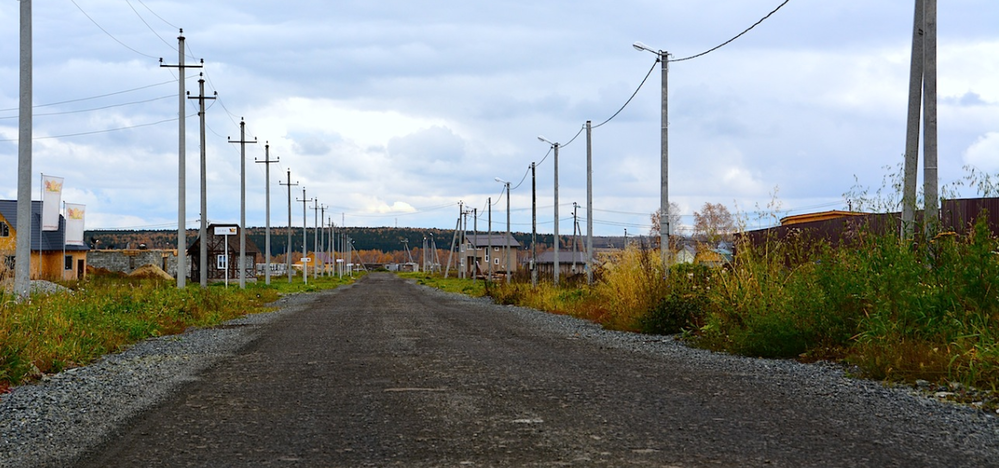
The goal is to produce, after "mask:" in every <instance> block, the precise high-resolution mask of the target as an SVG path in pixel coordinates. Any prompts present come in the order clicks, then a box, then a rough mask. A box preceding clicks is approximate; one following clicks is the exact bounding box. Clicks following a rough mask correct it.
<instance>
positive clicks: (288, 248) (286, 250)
mask: <svg viewBox="0 0 999 468" xmlns="http://www.w3.org/2000/svg"><path fill="white" fill-rule="evenodd" d="M278 184H280V185H287V186H288V244H286V245H285V247H284V255H285V257H287V258H286V259H285V260H286V261H287V263H288V264H287V265H286V266H287V271H288V284H291V188H292V187H297V186H298V182H295V183H294V184H293V183H291V169H288V183H284V182H280V181H279V182H278Z"/></svg>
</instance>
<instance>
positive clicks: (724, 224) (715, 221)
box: [694, 202, 735, 244]
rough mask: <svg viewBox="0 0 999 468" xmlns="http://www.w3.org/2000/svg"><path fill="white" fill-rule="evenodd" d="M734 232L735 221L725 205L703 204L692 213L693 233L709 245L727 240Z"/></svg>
mask: <svg viewBox="0 0 999 468" xmlns="http://www.w3.org/2000/svg"><path fill="white" fill-rule="evenodd" d="M734 232H735V221H734V219H733V218H732V213H730V212H729V211H728V208H726V207H725V205H722V204H721V203H708V202H705V203H704V206H703V207H702V208H701V211H699V212H697V211H695V212H694V233H695V235H697V236H699V237H701V238H702V239H704V240H705V241H707V242H708V243H709V244H715V243H717V242H719V241H722V240H729V239H730V238H731V237H732V234H733V233H734Z"/></svg>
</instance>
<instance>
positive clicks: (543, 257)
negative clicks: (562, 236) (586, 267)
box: [538, 250, 596, 266]
mask: <svg viewBox="0 0 999 468" xmlns="http://www.w3.org/2000/svg"><path fill="white" fill-rule="evenodd" d="M575 258H576V263H586V252H578V251H577V252H576V254H575ZM572 259H573V253H572V251H571V250H559V252H558V263H559V266H561V265H564V264H566V263H569V264H571V263H572ZM594 262H596V260H594ZM547 263H551V264H554V263H555V252H554V251H548V252H541V253H539V254H538V264H539V265H540V264H547Z"/></svg>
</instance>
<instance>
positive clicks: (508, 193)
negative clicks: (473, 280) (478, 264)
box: [506, 182, 512, 284]
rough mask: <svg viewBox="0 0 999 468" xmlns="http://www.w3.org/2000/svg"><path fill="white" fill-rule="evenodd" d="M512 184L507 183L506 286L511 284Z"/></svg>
mask: <svg viewBox="0 0 999 468" xmlns="http://www.w3.org/2000/svg"><path fill="white" fill-rule="evenodd" d="M511 239H512V237H510V182H507V183H506V284H510V276H512V275H510V263H511V262H510V240H511Z"/></svg>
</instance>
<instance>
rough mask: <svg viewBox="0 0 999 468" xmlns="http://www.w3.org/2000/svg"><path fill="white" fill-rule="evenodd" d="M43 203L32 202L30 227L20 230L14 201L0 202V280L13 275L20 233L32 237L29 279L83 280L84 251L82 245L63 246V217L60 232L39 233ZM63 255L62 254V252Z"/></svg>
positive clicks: (64, 229)
mask: <svg viewBox="0 0 999 468" xmlns="http://www.w3.org/2000/svg"><path fill="white" fill-rule="evenodd" d="M41 220H42V202H41V201H32V202H31V223H30V224H31V228H30V229H28V230H26V231H25V230H23V229H22V230H19V229H18V226H21V225H22V224H24V223H19V221H20V220H18V219H17V200H0V279H2V278H4V277H6V276H13V271H14V266H15V265H14V263H15V259H16V255H15V250H16V248H17V236H18V233H19V232H27V233H30V236H31V268H30V271H31V274H30V277H31V279H44V280H50V281H73V280H79V279H83V277H84V276H85V275H86V270H87V251H88V250H90V249H89V248H88V247H87V246H86V245H82V244H68V245H67V244H66V243H65V239H66V218H64V217H63V216H62V215H59V229H58V230H55V231H42V230H41V226H42V221H41ZM63 252H65V254H64V253H63Z"/></svg>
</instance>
